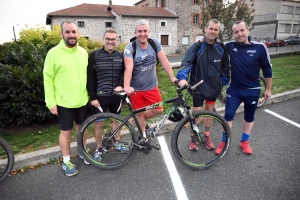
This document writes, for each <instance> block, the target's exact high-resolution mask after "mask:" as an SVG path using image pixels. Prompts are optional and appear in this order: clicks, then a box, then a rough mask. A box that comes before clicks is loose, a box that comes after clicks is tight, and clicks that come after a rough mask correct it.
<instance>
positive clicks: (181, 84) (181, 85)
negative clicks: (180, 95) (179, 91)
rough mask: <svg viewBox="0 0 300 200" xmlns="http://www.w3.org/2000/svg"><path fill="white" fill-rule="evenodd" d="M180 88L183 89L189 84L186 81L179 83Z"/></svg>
mask: <svg viewBox="0 0 300 200" xmlns="http://www.w3.org/2000/svg"><path fill="white" fill-rule="evenodd" d="M178 85H179V87H183V86H184V85H188V82H187V81H186V80H181V81H179V83H178Z"/></svg>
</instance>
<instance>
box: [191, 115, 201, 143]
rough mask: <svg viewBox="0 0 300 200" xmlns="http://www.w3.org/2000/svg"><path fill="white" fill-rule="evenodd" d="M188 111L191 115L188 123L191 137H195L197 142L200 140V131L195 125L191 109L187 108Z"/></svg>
mask: <svg viewBox="0 0 300 200" xmlns="http://www.w3.org/2000/svg"><path fill="white" fill-rule="evenodd" d="M189 113H190V116H191V118H190V125H191V129H192V132H191V138H195V139H197V140H198V141H199V142H202V137H201V135H200V131H199V128H198V126H197V122H196V119H195V117H194V115H193V111H192V110H189Z"/></svg>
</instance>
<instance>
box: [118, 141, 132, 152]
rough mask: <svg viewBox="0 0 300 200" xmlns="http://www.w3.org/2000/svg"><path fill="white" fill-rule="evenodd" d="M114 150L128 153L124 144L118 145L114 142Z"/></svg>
mask: <svg viewBox="0 0 300 200" xmlns="http://www.w3.org/2000/svg"><path fill="white" fill-rule="evenodd" d="M114 149H116V150H119V151H121V152H127V151H129V148H128V147H127V145H124V144H122V143H119V142H115V144H114Z"/></svg>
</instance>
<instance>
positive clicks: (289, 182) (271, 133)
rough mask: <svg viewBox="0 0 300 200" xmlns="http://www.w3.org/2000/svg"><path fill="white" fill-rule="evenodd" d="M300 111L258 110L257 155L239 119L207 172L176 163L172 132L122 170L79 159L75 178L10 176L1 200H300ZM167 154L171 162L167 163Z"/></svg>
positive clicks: (1, 186) (1, 187) (284, 105)
mask: <svg viewBox="0 0 300 200" xmlns="http://www.w3.org/2000/svg"><path fill="white" fill-rule="evenodd" d="M299 108H300V98H294V99H292V100H288V101H283V102H280V103H277V104H271V105H268V106H266V107H265V108H261V109H258V110H257V113H256V121H255V125H254V128H253V131H252V136H251V138H250V144H251V146H252V148H253V154H252V155H251V156H248V155H245V154H243V153H242V151H241V149H240V147H239V146H238V144H239V140H240V136H241V132H242V124H243V119H242V118H243V113H239V114H237V115H236V118H235V121H234V124H233V129H232V133H233V134H232V143H231V146H230V147H229V150H228V152H227V154H226V155H225V157H224V158H223V159H222V160H221V161H220V162H218V163H217V164H216V165H214V166H212V167H211V168H209V169H207V170H202V171H193V170H190V169H187V168H185V167H184V166H181V165H180V164H179V163H178V162H177V161H176V160H173V158H174V157H173V155H172V154H171V153H168V151H171V147H170V137H171V133H166V134H163V135H162V136H160V137H161V138H160V139H159V141H161V140H162V141H163V140H164V139H165V141H166V144H167V146H166V147H167V149H166V150H160V151H155V150H153V151H152V152H151V153H150V154H149V155H141V154H139V153H138V154H137V155H136V157H135V158H134V159H133V161H132V162H131V163H129V164H128V165H126V166H125V167H124V168H121V169H119V170H100V169H98V168H96V167H94V166H90V165H85V164H84V163H83V161H82V160H80V159H78V158H75V159H73V161H74V163H75V164H76V165H77V169H78V170H79V174H78V175H76V176H74V177H67V176H65V175H64V172H63V171H62V170H61V166H60V165H59V164H51V165H48V166H44V167H43V168H40V169H37V170H33V171H29V172H26V173H20V174H17V175H13V176H10V177H8V178H7V179H6V180H4V181H3V182H2V183H0V194H1V196H0V199H2V200H14V199H22V200H26V199H30V200H32V199H93V200H94V199H110V200H111V199H122V200H123V199H131V200H143V199H148V200H156V199H157V200H161V199H195V200H196V199H197V200H198V199H204V200H205V199H231V200H234V199H237V200H238V199H245V200H252V199H253V200H254V199H255V200H256V199H264V200H265V199H270V200H286V199H288V200H298V199H300V190H299V188H300V170H299V165H300V157H299V154H300V142H299V141H300V118H299ZM270 111H272V112H274V113H277V114H278V115H280V116H282V117H285V118H280V116H274V115H273V114H270ZM287 120H290V121H287ZM293 122H294V124H292V123H293ZM155 142H158V141H157V139H155V140H154V143H155ZM163 152H164V153H166V155H169V156H170V158H171V159H170V160H168V161H165V159H164V156H163ZM172 162H174V164H175V165H174V166H173V167H174V168H175V169H174V168H173V169H172V165H171V164H172ZM170 165H171V167H170ZM167 166H168V167H167ZM170 169H171V172H170V171H169V170H170ZM177 175H178V176H177ZM174 176H175V177H177V179H176V178H174Z"/></svg>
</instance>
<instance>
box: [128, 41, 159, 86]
mask: <svg viewBox="0 0 300 200" xmlns="http://www.w3.org/2000/svg"><path fill="white" fill-rule="evenodd" d="M151 39H152V40H153V41H154V43H155V45H156V48H157V52H159V51H160V50H162V46H161V44H160V42H159V41H158V40H157V39H155V38H151ZM132 53H133V47H132V43H130V44H128V45H127V46H126V47H125V49H124V57H125V58H132ZM157 84H158V81H157V75H156V54H155V51H154V49H153V48H152V47H151V45H150V44H148V47H147V48H146V49H142V48H141V47H140V46H139V44H138V42H137V41H136V54H135V58H134V66H133V71H132V78H131V82H130V86H131V87H133V88H134V89H135V90H140V91H141V90H142V91H143V90H150V89H152V88H154V87H155V86H156V85H157Z"/></svg>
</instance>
